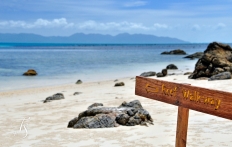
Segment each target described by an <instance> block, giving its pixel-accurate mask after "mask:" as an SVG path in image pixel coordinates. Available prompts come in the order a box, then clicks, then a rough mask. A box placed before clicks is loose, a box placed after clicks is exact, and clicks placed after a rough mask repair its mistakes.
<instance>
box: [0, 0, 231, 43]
mask: <svg viewBox="0 0 232 147" xmlns="http://www.w3.org/2000/svg"><path fill="white" fill-rule="evenodd" d="M231 8H232V0H0V33H34V34H39V35H43V36H70V35H72V34H74V33H85V34H91V33H98V34H109V35H117V34H120V33H129V34H150V35H155V36H163V37H173V38H178V39H182V40H185V41H189V42H192V43H209V42H212V41H218V42H225V43H232V10H231Z"/></svg>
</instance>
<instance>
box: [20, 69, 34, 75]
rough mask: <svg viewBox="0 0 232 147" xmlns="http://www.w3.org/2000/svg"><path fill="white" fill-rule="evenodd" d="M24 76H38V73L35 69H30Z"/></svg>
mask: <svg viewBox="0 0 232 147" xmlns="http://www.w3.org/2000/svg"><path fill="white" fill-rule="evenodd" d="M23 75H24V76H36V75H37V72H36V71H35V70H34V69H28V71H27V72H25V73H24V74H23Z"/></svg>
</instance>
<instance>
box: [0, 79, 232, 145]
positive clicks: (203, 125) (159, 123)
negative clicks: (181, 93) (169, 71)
mask: <svg viewBox="0 0 232 147" xmlns="http://www.w3.org/2000/svg"><path fill="white" fill-rule="evenodd" d="M152 78H156V77H152ZM160 79H162V80H167V81H172V82H178V83H190V84H192V85H194V86H200V87H201V86H203V87H206V88H212V89H217V90H222V91H228V92H232V88H231V83H232V80H222V81H210V82H209V81H206V80H190V79H188V78H187V76H186V75H170V76H167V77H164V78H160ZM121 81H122V82H124V83H125V86H122V87H114V84H115V82H114V80H109V81H99V82H93V83H83V84H80V85H76V84H67V85H61V86H53V87H41V88H30V89H22V90H12V91H5V92H0V118H1V119H0V135H1V136H0V146H1V147H8V146H17V147H26V146H33V147H46V146H47V147H52V146H56V147H59V146H62V147H66V146H68V147H69V146H73V147H77V146H78V147H79V146H83V147H88V146H89V147H95V146H96V147H99V146H105V147H114V146H116V147H129V146H135V147H140V146H143V147H173V146H175V135H176V122H177V107H176V106H172V105H169V104H166V103H162V102H158V101H155V100H151V99H147V98H144V97H140V96H136V95H135V94H134V89H135V79H134V78H131V77H129V78H123V79H118V82H121ZM58 92H61V93H63V94H64V96H65V99H63V100H57V101H52V102H49V103H43V102H42V100H44V99H45V98H46V97H48V96H51V95H53V94H55V93H58ZM74 92H81V94H79V95H75V96H74V95H73V93H74ZM132 100H139V101H140V102H141V103H142V105H143V107H144V108H145V109H146V110H148V111H149V112H150V114H151V116H152V118H153V120H154V125H149V126H148V127H146V126H131V127H127V126H119V127H116V128H104V129H72V128H67V125H68V122H69V121H70V120H71V119H73V118H74V117H76V116H78V114H79V113H80V112H82V111H84V110H86V109H87V107H88V106H89V105H91V104H92V103H94V102H100V103H103V104H104V106H112V107H116V106H119V105H120V104H121V103H122V102H123V101H127V102H129V101H132ZM22 122H23V123H22ZM20 127H21V128H20ZM20 129H21V131H20ZM231 136H232V121H231V120H227V119H223V118H219V117H216V116H212V115H208V114H204V113H200V112H196V111H193V110H190V114H189V127H188V137H187V146H188V147H206V146H207V147H219V146H220V147H222V146H228V147H229V146H232V137H231Z"/></svg>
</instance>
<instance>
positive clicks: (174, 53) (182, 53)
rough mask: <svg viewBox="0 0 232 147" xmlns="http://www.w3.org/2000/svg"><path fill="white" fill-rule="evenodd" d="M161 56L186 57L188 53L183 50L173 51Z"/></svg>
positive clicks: (163, 53)
mask: <svg viewBox="0 0 232 147" xmlns="http://www.w3.org/2000/svg"><path fill="white" fill-rule="evenodd" d="M161 55H186V52H185V51H183V50H181V49H176V50H172V51H170V52H167V51H166V52H162V53H161Z"/></svg>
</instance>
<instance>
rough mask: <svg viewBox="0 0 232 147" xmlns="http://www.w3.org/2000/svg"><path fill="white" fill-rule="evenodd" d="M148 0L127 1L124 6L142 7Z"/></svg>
mask: <svg viewBox="0 0 232 147" xmlns="http://www.w3.org/2000/svg"><path fill="white" fill-rule="evenodd" d="M146 4H147V2H146V1H132V2H127V3H125V4H124V5H123V6H124V7H140V6H144V5H146Z"/></svg>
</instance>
